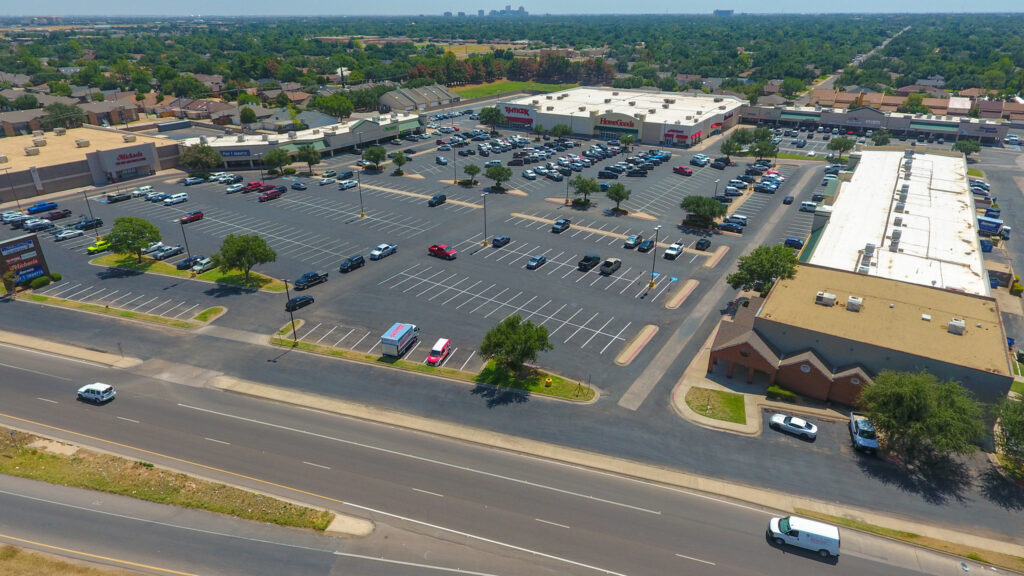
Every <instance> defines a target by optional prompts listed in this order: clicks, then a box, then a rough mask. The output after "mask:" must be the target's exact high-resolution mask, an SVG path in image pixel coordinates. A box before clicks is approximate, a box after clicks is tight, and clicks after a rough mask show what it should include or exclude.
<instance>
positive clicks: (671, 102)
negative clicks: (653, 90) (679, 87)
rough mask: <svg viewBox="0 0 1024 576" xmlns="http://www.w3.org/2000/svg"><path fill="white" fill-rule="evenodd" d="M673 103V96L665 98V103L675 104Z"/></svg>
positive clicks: (674, 100)
mask: <svg viewBox="0 0 1024 576" xmlns="http://www.w3.org/2000/svg"><path fill="white" fill-rule="evenodd" d="M675 103H676V99H675V98H665V104H675Z"/></svg>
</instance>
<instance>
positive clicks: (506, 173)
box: [484, 166, 512, 190]
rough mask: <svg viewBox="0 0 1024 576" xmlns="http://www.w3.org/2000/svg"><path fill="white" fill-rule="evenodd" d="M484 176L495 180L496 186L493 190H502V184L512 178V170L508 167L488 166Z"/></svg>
mask: <svg viewBox="0 0 1024 576" xmlns="http://www.w3.org/2000/svg"><path fill="white" fill-rule="evenodd" d="M484 176H486V177H487V178H489V179H491V180H494V186H491V188H494V189H497V190H501V184H502V182H508V181H509V179H511V178H512V170H511V169H510V168H509V167H508V166H488V167H487V170H485V171H484Z"/></svg>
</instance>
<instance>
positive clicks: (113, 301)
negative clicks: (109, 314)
mask: <svg viewBox="0 0 1024 576" xmlns="http://www.w3.org/2000/svg"><path fill="white" fill-rule="evenodd" d="M131 295H132V292H125V293H124V294H123V295H121V296H118V297H117V299H115V300H111V301H110V302H108V303H107V305H108V306H109V305H111V304H113V303H115V302H117V301H118V300H122V299H124V298H127V297H129V296H131ZM138 298H141V296H138V297H136V299H138ZM134 301H135V300H132V302H134Z"/></svg>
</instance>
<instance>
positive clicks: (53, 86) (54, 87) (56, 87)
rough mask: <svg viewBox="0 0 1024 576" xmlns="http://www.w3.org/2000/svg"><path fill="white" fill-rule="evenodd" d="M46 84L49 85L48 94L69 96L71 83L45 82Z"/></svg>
mask: <svg viewBox="0 0 1024 576" xmlns="http://www.w3.org/2000/svg"><path fill="white" fill-rule="evenodd" d="M46 85H47V86H49V87H50V96H66V97H68V98H70V97H71V85H70V84H68V83H67V82H60V81H58V82H47V84H46Z"/></svg>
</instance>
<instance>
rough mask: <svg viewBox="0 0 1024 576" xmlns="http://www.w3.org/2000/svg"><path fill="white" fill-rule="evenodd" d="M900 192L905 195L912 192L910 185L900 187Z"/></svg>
mask: <svg viewBox="0 0 1024 576" xmlns="http://www.w3.org/2000/svg"><path fill="white" fill-rule="evenodd" d="M900 192H902V193H904V194H906V193H907V192H910V184H904V185H903V186H900Z"/></svg>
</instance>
